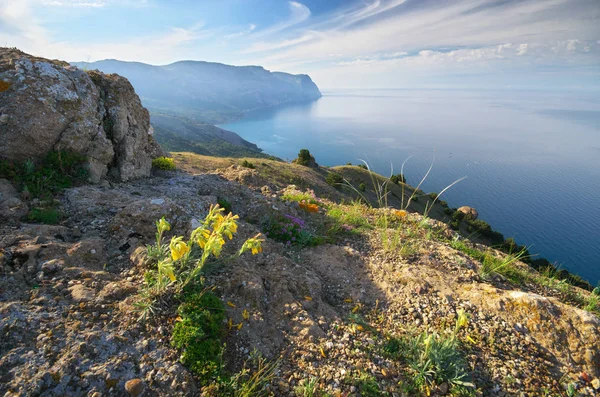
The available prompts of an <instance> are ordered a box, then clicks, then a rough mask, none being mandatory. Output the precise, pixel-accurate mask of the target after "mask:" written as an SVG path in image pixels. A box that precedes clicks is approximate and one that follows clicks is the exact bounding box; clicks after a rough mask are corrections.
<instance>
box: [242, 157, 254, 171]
mask: <svg viewBox="0 0 600 397" xmlns="http://www.w3.org/2000/svg"><path fill="white" fill-rule="evenodd" d="M242 167H246V168H251V169H255V168H256V167H255V166H254V164H252V163H251V162H249V161H248V160H246V159H244V161H242Z"/></svg>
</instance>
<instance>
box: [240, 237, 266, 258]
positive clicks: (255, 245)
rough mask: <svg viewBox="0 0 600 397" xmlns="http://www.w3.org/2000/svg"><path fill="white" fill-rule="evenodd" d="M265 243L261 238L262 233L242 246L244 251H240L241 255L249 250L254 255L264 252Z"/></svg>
mask: <svg viewBox="0 0 600 397" xmlns="http://www.w3.org/2000/svg"><path fill="white" fill-rule="evenodd" d="M263 241H265V240H264V239H263V238H261V234H260V233H259V234H257V235H256V236H254V237H252V238H249V239H248V240H246V242H245V243H244V245H242V249H240V255H241V254H243V253H244V252H246V251H248V250H250V252H252V255H256V254H258V253H259V252H262V243H263Z"/></svg>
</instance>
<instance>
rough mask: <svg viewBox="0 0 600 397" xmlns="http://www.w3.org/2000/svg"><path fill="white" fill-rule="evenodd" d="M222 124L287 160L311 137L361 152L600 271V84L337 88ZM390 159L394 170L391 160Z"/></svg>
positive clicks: (562, 261) (333, 148) (337, 158)
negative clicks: (561, 88)
mask: <svg viewBox="0 0 600 397" xmlns="http://www.w3.org/2000/svg"><path fill="white" fill-rule="evenodd" d="M220 127H222V128H225V129H227V130H231V131H234V132H236V133H238V134H239V135H240V136H242V137H243V138H244V139H246V140H248V141H250V142H253V143H256V144H257V145H258V146H259V147H260V148H262V149H263V150H264V151H265V152H267V153H269V154H273V155H275V156H278V157H281V158H284V159H287V160H291V159H293V158H295V157H296V155H297V153H298V151H299V150H300V149H302V148H307V149H309V150H310V151H311V153H313V154H314V156H315V158H316V160H317V162H318V163H319V164H321V165H327V166H332V165H340V164H346V163H348V162H351V163H353V164H358V163H359V162H360V161H361V160H364V161H366V162H368V163H369V165H370V167H371V168H372V169H374V170H375V171H377V172H379V173H382V174H384V175H389V174H390V173H391V172H394V173H398V172H400V167H401V165H402V163H403V162H404V161H405V160H406V159H409V160H408V161H407V162H406V165H405V169H404V174H405V175H406V177H407V180H408V183H410V184H413V185H416V184H417V183H418V182H419V180H420V179H421V178H422V177H423V175H424V174H425V172H426V171H427V169H428V167H429V165H430V164H431V162H432V161H433V162H434V166H433V170H432V172H431V174H430V175H429V177H428V178H427V179H426V181H425V182H424V183H423V186H422V188H423V190H425V191H426V192H431V191H435V192H439V191H441V190H442V189H443V188H444V187H446V186H447V185H449V184H450V183H452V182H453V181H455V180H456V179H458V178H461V177H463V176H466V177H467V179H466V180H464V181H462V182H460V183H459V184H457V185H455V186H454V187H452V188H451V189H450V190H448V191H447V192H446V193H445V194H444V195H443V197H442V198H443V199H444V200H446V201H448V203H449V205H450V206H452V207H458V206H462V205H469V206H472V207H475V208H476V209H477V210H478V211H479V214H480V217H481V219H484V220H485V221H487V222H489V223H490V224H491V225H492V227H493V228H494V229H496V230H498V231H500V232H501V233H503V234H504V235H505V237H514V238H515V239H516V241H517V242H518V243H520V244H525V245H527V246H529V247H530V251H531V252H532V253H535V254H538V255H539V256H541V257H546V258H547V259H549V260H550V261H551V262H555V263H557V264H558V265H559V266H560V267H562V268H566V269H567V270H569V271H572V272H574V273H577V274H579V275H580V276H582V277H584V278H585V279H587V280H589V281H590V282H591V283H592V284H596V283H597V282H598V281H599V280H600V228H599V227H600V95H598V93H596V92H585V91H582V92H556V91H535V92H534V91H511V90H505V91H458V90H360V91H359V90H337V91H329V92H324V95H323V97H322V98H321V99H319V100H317V101H314V102H310V103H303V104H297V105H289V106H283V107H277V108H271V109H266V110H265V109H263V110H260V111H256V112H252V113H249V114H247V116H246V117H245V118H244V119H242V120H239V121H236V122H233V123H229V124H223V125H220ZM392 170H393V171H392Z"/></svg>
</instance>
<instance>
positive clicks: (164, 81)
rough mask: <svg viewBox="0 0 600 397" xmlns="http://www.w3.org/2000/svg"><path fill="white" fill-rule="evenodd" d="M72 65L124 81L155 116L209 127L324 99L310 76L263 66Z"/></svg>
mask: <svg viewBox="0 0 600 397" xmlns="http://www.w3.org/2000/svg"><path fill="white" fill-rule="evenodd" d="M71 64H72V65H74V66H77V67H79V68H81V69H86V70H91V69H98V70H100V71H102V72H104V73H117V74H119V75H121V76H124V77H126V78H127V79H129V81H131V83H132V84H133V86H134V87H135V90H136V91H137V92H138V94H139V95H140V97H141V98H142V101H143V103H144V105H145V106H147V107H148V108H150V110H151V111H157V112H162V113H169V114H173V115H178V116H186V117H192V118H195V119H197V120H200V121H204V122H208V123H211V124H218V123H221V122H223V121H224V120H231V119H232V118H239V117H241V116H242V115H243V114H244V113H245V112H247V111H249V110H254V109H260V108H265V107H271V106H276V105H282V104H286V103H291V102H299V101H309V100H314V99H317V98H320V97H321V93H320V92H319V89H318V88H317V86H316V85H315V83H313V81H312V80H311V79H310V77H309V76H307V75H292V74H288V73H280V72H270V71H268V70H265V69H264V68H262V67H260V66H230V65H223V64H220V63H211V62H200V61H181V62H175V63H172V64H170V65H164V66H153V65H147V64H144V63H139V62H123V61H118V60H113V59H109V60H104V61H98V62H92V63H87V62H72V63H71Z"/></svg>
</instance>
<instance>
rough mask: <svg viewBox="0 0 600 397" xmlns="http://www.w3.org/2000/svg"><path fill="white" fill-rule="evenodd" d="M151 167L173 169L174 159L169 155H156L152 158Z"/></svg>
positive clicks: (164, 169) (165, 169)
mask: <svg viewBox="0 0 600 397" xmlns="http://www.w3.org/2000/svg"><path fill="white" fill-rule="evenodd" d="M152 167H154V168H157V169H159V170H163V171H173V170H174V169H175V168H176V167H175V161H174V160H173V159H172V158H170V157H165V156H162V157H157V158H155V159H153V160H152Z"/></svg>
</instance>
